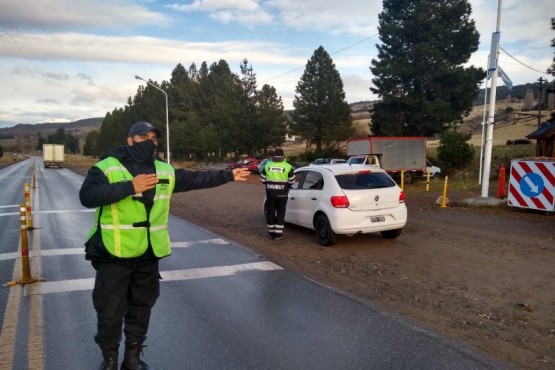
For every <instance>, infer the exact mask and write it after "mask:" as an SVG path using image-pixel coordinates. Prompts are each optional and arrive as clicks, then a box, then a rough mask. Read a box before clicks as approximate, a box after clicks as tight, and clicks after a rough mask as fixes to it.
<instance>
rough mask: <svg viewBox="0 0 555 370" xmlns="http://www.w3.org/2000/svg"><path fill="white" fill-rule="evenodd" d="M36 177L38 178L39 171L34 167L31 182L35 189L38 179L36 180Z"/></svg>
mask: <svg viewBox="0 0 555 370" xmlns="http://www.w3.org/2000/svg"><path fill="white" fill-rule="evenodd" d="M36 179H37V171H36V169H35V168H33V173H32V175H31V184H32V186H33V189H36V188H37V181H36Z"/></svg>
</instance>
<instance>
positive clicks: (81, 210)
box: [0, 206, 95, 217]
mask: <svg viewBox="0 0 555 370" xmlns="http://www.w3.org/2000/svg"><path fill="white" fill-rule="evenodd" d="M18 207H19V206H18ZM94 211H95V210H94V209H88V208H85V209H59V210H51V211H33V213H75V212H94ZM15 215H19V212H8V213H0V217H4V216H15Z"/></svg>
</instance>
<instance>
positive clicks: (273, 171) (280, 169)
mask: <svg viewBox="0 0 555 370" xmlns="http://www.w3.org/2000/svg"><path fill="white" fill-rule="evenodd" d="M291 168H293V166H291V165H290V164H289V163H287V162H286V161H281V162H274V161H268V163H266V165H265V166H264V172H265V174H266V181H268V182H288V181H289V172H290V171H291Z"/></svg>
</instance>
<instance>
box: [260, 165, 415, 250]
mask: <svg viewBox="0 0 555 370" xmlns="http://www.w3.org/2000/svg"><path fill="white" fill-rule="evenodd" d="M295 177H296V178H295V183H294V185H293V186H292V187H291V189H290V191H289V200H288V202H287V210H286V213H285V222H288V223H292V224H296V225H300V226H303V227H306V228H309V229H312V230H315V232H316V240H317V241H318V243H319V244H321V245H323V246H329V245H333V244H334V243H335V240H336V235H337V234H344V235H348V236H352V235H355V234H366V233H373V232H380V233H381V235H382V236H383V237H384V238H387V239H394V238H397V237H398V236H400V235H401V233H402V231H403V227H404V226H405V224H406V222H407V207H406V205H405V193H404V192H403V191H402V190H401V188H400V187H399V186H398V185H397V184H396V183H395V181H394V180H393V179H392V178H391V177H390V176H389V175H388V174H387V173H386V172H385V171H384V170H382V169H381V168H376V167H370V166H365V165H348V164H334V165H330V164H324V165H319V166H305V167H300V168H298V169H296V170H295ZM264 211H266V206H265V204H264Z"/></svg>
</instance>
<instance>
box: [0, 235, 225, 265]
mask: <svg viewBox="0 0 555 370" xmlns="http://www.w3.org/2000/svg"><path fill="white" fill-rule="evenodd" d="M198 244H215V245H228V244H229V242H228V241H225V240H223V239H206V240H196V241H194V242H172V243H171V246H172V248H191V247H193V246H195V245H198ZM73 254H83V255H84V254H85V246H83V247H81V248H57V249H41V250H40V254H37V253H35V252H34V251H29V257H38V256H40V257H45V256H64V255H73ZM20 257H21V253H17V252H13V253H0V261H3V260H13V259H15V258H20Z"/></svg>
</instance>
